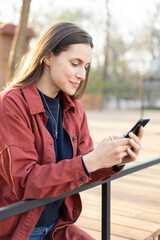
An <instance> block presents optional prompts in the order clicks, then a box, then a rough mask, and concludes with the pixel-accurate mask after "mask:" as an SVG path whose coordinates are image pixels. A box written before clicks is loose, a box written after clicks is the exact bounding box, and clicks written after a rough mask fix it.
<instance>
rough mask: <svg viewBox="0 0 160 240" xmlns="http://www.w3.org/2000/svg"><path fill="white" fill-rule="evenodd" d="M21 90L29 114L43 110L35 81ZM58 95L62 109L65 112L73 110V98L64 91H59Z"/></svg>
mask: <svg viewBox="0 0 160 240" xmlns="http://www.w3.org/2000/svg"><path fill="white" fill-rule="evenodd" d="M22 92H23V94H24V97H25V99H26V101H27V103H28V105H29V109H30V113H31V115H34V114H38V113H42V112H43V113H44V112H45V110H44V107H43V103H42V100H41V97H40V95H39V92H38V90H37V87H36V85H35V83H33V84H31V85H30V86H28V87H26V88H23V89H22ZM60 95H61V99H62V100H61V101H62V106H63V110H64V111H65V112H66V111H67V110H69V109H71V110H72V111H73V112H74V111H75V103H74V100H72V99H71V98H70V97H69V96H68V95H67V94H66V93H63V92H61V93H60Z"/></svg>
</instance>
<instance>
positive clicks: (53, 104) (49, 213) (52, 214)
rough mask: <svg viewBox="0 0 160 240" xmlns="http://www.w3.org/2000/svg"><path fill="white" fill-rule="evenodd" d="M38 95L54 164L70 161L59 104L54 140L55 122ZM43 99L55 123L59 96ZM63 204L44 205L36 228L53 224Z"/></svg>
mask: <svg viewBox="0 0 160 240" xmlns="http://www.w3.org/2000/svg"><path fill="white" fill-rule="evenodd" d="M39 93H40V96H41V99H42V102H43V106H44V109H45V113H46V115H47V117H48V122H47V124H46V128H47V130H48V131H49V133H50V134H51V136H52V138H53V140H54V148H55V156H56V162H59V161H61V160H63V159H71V158H72V157H73V150H72V145H71V141H70V138H69V135H68V133H67V132H66V131H65V130H64V128H63V124H62V107H61V104H60V109H59V116H58V138H57V139H56V138H55V121H54V119H53V117H52V115H51V114H50V112H49V110H48V107H47V105H46V103H45V101H44V99H43V97H42V93H41V92H40V91H39ZM43 95H44V94H43ZM44 97H45V100H46V102H47V104H48V106H49V108H50V110H51V112H52V114H53V116H54V118H55V120H56V121H57V110H58V102H60V94H58V96H57V97H56V98H50V97H48V96H46V95H44ZM63 202H64V199H62V200H58V201H56V202H53V203H49V204H47V205H45V207H44V210H43V212H42V214H41V216H40V218H39V220H38V222H37V225H36V227H41V226H47V225H50V224H52V223H53V222H55V221H56V219H57V217H58V215H59V209H60V207H61V205H62V203H63Z"/></svg>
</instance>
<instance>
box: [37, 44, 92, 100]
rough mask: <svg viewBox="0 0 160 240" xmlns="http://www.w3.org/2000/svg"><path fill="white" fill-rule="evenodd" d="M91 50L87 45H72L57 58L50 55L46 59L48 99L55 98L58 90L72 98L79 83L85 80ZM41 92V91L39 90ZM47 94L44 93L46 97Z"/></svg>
mask: <svg viewBox="0 0 160 240" xmlns="http://www.w3.org/2000/svg"><path fill="white" fill-rule="evenodd" d="M91 57H92V48H91V46H90V45H89V44H73V45H70V46H69V48H68V49H67V50H66V51H64V52H61V53H60V54H59V55H58V56H55V55H54V54H53V53H51V54H50V55H49V56H48V57H47V58H46V59H45V63H46V65H48V66H47V68H46V69H47V72H46V74H44V76H45V79H44V80H43V78H42V79H41V81H45V89H47V92H48V93H49V94H48V95H49V96H50V97H55V96H56V95H57V94H58V92H59V90H62V91H63V92H65V93H67V94H68V95H70V96H72V95H74V94H75V92H76V90H77V88H78V86H79V84H80V82H81V81H85V79H86V71H87V68H88V67H89V65H90V62H91ZM40 90H42V92H43V89H40ZM47 92H44V93H45V94H46V95H47ZM51 95H52V96H51Z"/></svg>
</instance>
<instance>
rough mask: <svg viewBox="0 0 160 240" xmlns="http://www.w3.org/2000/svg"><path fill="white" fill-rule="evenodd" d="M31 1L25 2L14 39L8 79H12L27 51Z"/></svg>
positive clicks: (24, 0) (26, 0)
mask: <svg viewBox="0 0 160 240" xmlns="http://www.w3.org/2000/svg"><path fill="white" fill-rule="evenodd" d="M30 3H31V0H23V2H22V9H21V16H20V20H19V24H18V26H17V28H16V32H15V35H14V38H13V42H12V46H11V50H10V55H9V60H8V79H9V78H10V77H12V74H13V72H14V71H15V66H16V64H17V63H18V62H19V61H20V59H21V57H22V55H23V54H24V51H25V39H26V32H27V21H28V15H29V9H30Z"/></svg>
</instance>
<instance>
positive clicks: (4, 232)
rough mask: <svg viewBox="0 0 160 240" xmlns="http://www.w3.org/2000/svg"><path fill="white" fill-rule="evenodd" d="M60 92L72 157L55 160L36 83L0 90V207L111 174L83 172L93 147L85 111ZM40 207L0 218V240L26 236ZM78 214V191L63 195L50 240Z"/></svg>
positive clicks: (18, 239) (53, 194)
mask: <svg viewBox="0 0 160 240" xmlns="http://www.w3.org/2000/svg"><path fill="white" fill-rule="evenodd" d="M61 95H62V96H61V97H62V98H61V99H62V107H63V127H64V129H65V130H66V131H67V132H68V134H69V136H70V139H71V143H72V147H73V158H72V159H65V160H63V161H60V162H59V163H57V164H56V160H55V154H54V142H53V139H52V137H51V136H50V134H49V132H48V131H47V129H46V127H45V124H46V122H47V120H48V118H47V116H46V115H45V111H44V108H43V104H42V101H41V98H40V96H39V93H38V91H37V88H36V86H35V84H32V85H30V86H29V87H27V88H24V89H22V90H20V89H11V90H7V91H3V92H1V93H0V207H2V206H5V205H9V204H12V203H15V202H18V201H21V200H25V199H37V198H49V197H56V196H58V195H61V194H64V193H66V192H68V191H71V190H73V189H74V188H75V187H78V186H80V185H82V184H85V183H86V182H89V181H98V180H101V179H105V178H108V177H110V176H111V175H113V174H114V172H112V170H111V169H101V170H99V171H96V172H94V173H92V174H91V176H90V177H88V176H87V175H86V174H85V172H84V169H83V166H82V161H81V156H82V155H84V154H86V153H88V152H90V151H92V150H93V142H92V139H91V137H90V134H89V130H88V125H87V119H86V114H85V112H84V110H83V107H82V105H81V104H80V103H79V101H77V100H71V99H70V97H69V96H67V95H66V94H64V93H61ZM84 179H85V181H84ZM82 180H83V181H82ZM42 210H43V207H40V208H37V209H34V210H31V211H29V212H26V213H24V214H20V215H18V216H15V217H12V218H9V219H6V220H4V221H1V222H0V240H10V239H12V240H27V239H28V238H29V236H30V234H31V233H32V231H33V229H34V227H35V225H36V223H37V221H38V219H39V217H40V215H41V212H42ZM80 212H81V201H80V197H79V194H76V195H74V196H71V197H68V198H66V200H65V203H64V205H63V211H62V214H61V217H60V219H59V220H58V222H57V224H56V225H55V226H54V229H53V234H52V239H57V238H56V234H55V232H56V231H57V229H59V228H63V227H64V226H67V225H69V224H71V223H74V222H75V221H76V220H77V218H78V217H79V215H80ZM61 231H63V229H62V230H61ZM62 233H63V232H61V234H62ZM68 240H69V239H68Z"/></svg>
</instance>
